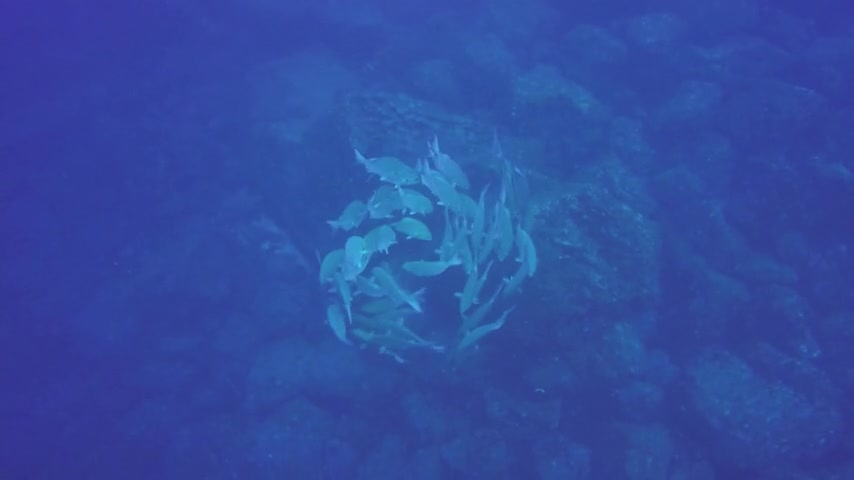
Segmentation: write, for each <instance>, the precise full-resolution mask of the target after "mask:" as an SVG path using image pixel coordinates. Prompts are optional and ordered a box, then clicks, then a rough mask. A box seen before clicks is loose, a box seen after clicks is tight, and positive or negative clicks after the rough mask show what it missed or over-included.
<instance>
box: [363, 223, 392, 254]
mask: <svg viewBox="0 0 854 480" xmlns="http://www.w3.org/2000/svg"><path fill="white" fill-rule="evenodd" d="M395 243H397V234H395V233H394V229H392V228H391V227H389V226H388V225H380V226H379V227H376V228H374V229H373V230H371V231H370V232H368V233H366V234H365V249H367V250H369V251H371V252H381V253H388V249H389V247H391V246H392V245H394V244H395Z"/></svg>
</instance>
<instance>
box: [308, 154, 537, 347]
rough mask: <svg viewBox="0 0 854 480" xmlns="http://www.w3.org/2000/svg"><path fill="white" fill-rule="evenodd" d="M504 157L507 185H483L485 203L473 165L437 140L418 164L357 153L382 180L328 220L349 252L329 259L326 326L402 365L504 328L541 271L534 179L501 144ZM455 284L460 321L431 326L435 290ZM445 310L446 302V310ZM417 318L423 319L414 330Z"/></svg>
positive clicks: (501, 165)
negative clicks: (429, 299)
mask: <svg viewBox="0 0 854 480" xmlns="http://www.w3.org/2000/svg"><path fill="white" fill-rule="evenodd" d="M496 145H497V142H496ZM494 156H495V158H496V160H497V163H498V165H496V166H497V167H498V168H497V169H496V170H498V172H499V178H498V179H497V180H498V181H497V186H492V185H491V184H490V185H487V186H485V187H483V188H482V189H481V190H480V191H479V193H478V195H477V199H475V198H474V197H472V196H471V194H470V189H471V188H472V184H471V182H470V180H469V178H468V176H467V175H466V173H465V171H464V170H463V169H462V168H461V167H460V165H459V164H458V163H457V162H456V161H454V160H453V159H452V158H451V157H450V155H448V154H447V153H444V152H442V151H441V149H440V147H439V141H438V139H436V138H434V139H433V140H431V141H429V142H428V143H427V155H426V156H425V157H424V158H422V159H420V160H418V161H417V162H415V164H414V165H409V164H407V163H406V162H404V161H403V160H401V159H398V158H397V157H391V156H380V157H373V158H369V157H366V156H364V155H363V154H362V153H360V152H359V151H358V150H356V151H355V157H356V162H357V163H358V164H360V165H361V166H362V167H364V169H365V171H366V172H367V173H368V174H369V175H370V176H372V177H376V178H377V179H378V180H379V181H380V184H379V185H378V187H377V188H376V189H375V191H374V192H373V194H371V195H370V196H369V197H368V198H367V199H364V200H359V199H356V200H353V201H352V202H350V203H349V204H348V205H346V206H345V207H344V209H343V210H342V211H341V214H340V215H339V216H338V218H336V219H334V220H330V221H328V222H327V223H328V224H329V225H330V226H331V227H332V229H333V231H335V232H338V231H341V232H345V234H346V235H347V237H346V238H345V239H344V241H343V246H342V248H339V249H335V250H332V251H330V252H328V253H327V254H326V255H325V256H323V258H322V260H321V262H320V275H319V280H320V283H321V284H322V285H324V286H325V287H326V288H328V291H329V293H330V296H329V298H330V300H329V304H328V306H327V309H326V323H327V324H328V326H329V327H330V329H331V330H332V332H333V334H334V335H335V336H336V337H337V338H338V339H339V340H340V341H341V342H343V343H345V344H348V345H356V346H359V347H361V348H372V349H375V350H376V351H377V352H378V353H380V354H383V355H388V356H390V357H392V358H393V359H394V360H396V361H398V362H401V363H402V362H404V361H406V356H407V355H408V354H409V353H410V351H412V350H416V349H419V350H424V351H430V352H447V353H451V354H458V353H459V352H462V351H465V350H467V349H470V348H472V347H473V346H475V345H477V344H478V343H479V342H480V341H481V340H482V339H483V337H485V336H486V335H488V334H490V333H493V332H496V331H498V330H499V329H501V327H502V326H503V325H504V323H505V322H506V321H507V319H508V317H509V316H510V314H511V313H512V312H513V309H514V308H515V306H514V305H508V302H510V301H511V299H512V297H513V296H514V295H517V294H518V293H519V292H520V291H521V289H522V287H523V284H524V282H525V280H526V279H528V278H530V277H531V276H533V275H534V274H535V273H536V271H537V249H536V246H535V244H534V241H533V240H532V238H531V235H530V233H529V229H530V225H529V223H530V220H529V215H528V214H527V213H528V212H527V210H526V207H527V205H526V204H527V179H526V178H525V175H524V174H523V173H522V171H521V170H520V169H518V168H516V167H514V166H513V165H512V164H511V163H510V162H509V161H507V160H506V159H505V158H504V156H503V154H502V153H501V150H500V147H496V151H495V155H494ZM434 230H436V231H439V230H441V233H440V234H438V235H434V234H433V231H434ZM455 284H456V285H459V288H458V289H456V290H457V291H456V292H455V293H454V296H455V297H456V302H457V303H458V308H456V309H455V311H454V312H452V313H453V314H454V315H455V316H457V317H458V319H457V320H458V324H459V327H458V328H457V330H456V332H451V333H450V334H447V333H443V332H441V331H438V329H436V328H433V329H431V328H430V323H431V319H430V318H427V317H429V315H428V314H425V313H424V312H425V308H426V305H425V292H426V291H427V290H428V289H433V288H435V289H436V290H437V291H447V286H448V285H455ZM440 301H441V300H440ZM500 304H503V307H501V306H499V305H500ZM501 308H503V310H501ZM445 309H446V308H445V307H444V302H443V306H442V308H441V309H439V310H442V315H444V314H445V313H444V310H445ZM499 312H500V313H499ZM417 316H422V317H423V319H422V321H419V322H418V325H419V328H417V329H414V328H413V327H412V326H411V324H412V322H411V319H412V318H414V317H417ZM437 323H441V325H445V324H447V322H445V321H444V320H443V321H442V322H437ZM416 330H419V331H421V332H427V333H420V334H419V333H418V332H416Z"/></svg>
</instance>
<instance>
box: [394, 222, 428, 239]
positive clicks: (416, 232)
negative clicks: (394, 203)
mask: <svg viewBox="0 0 854 480" xmlns="http://www.w3.org/2000/svg"><path fill="white" fill-rule="evenodd" d="M391 227H392V228H394V229H395V230H397V231H398V232H400V233H402V234H403V235H404V236H405V237H406V238H407V240H409V239H415V240H427V241H429V240H432V239H433V234H432V233H430V229H429V228H427V225H424V222H422V221H421V220H416V219H415V218H412V217H404V218H402V219H400V220H399V221H397V222H394V223H392V224H391Z"/></svg>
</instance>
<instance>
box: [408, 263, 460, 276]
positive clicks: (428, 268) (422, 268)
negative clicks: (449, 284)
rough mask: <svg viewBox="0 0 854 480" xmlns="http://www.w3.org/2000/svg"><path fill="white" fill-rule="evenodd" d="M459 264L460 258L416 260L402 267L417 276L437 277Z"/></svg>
mask: <svg viewBox="0 0 854 480" xmlns="http://www.w3.org/2000/svg"><path fill="white" fill-rule="evenodd" d="M459 264H460V261H459V259H452V260H450V261H443V260H416V261H412V262H406V263H404V264H403V266H402V267H401V268H403V269H404V270H406V271H407V272H409V273H411V274H413V275H415V276H416V277H435V276H437V275H441V274H442V273H444V272H445V270H447V269H448V268H449V267H452V266H454V265H459Z"/></svg>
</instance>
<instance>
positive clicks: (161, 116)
mask: <svg viewBox="0 0 854 480" xmlns="http://www.w3.org/2000/svg"><path fill="white" fill-rule="evenodd" d="M263 3H264V2H254V4H256V6H257V8H259V9H261V11H263V12H265V14H270V15H272V13H270V12H274V11H275V9H272V10H265V9H264V7H263ZM691 3H692V4H693V2H691ZM511 5H512V2H499V3H498V4H496V6H494V7H493V9H492V10H490V12H489V13H482V14H480V15H479V16H478V17H477V22H476V23H474V26H471V25H468V24H466V25H463V24H462V22H464V21H467V20H470V19H467V18H456V19H455V18H450V19H449V18H444V19H425V20H424V21H423V22H420V23H419V24H418V25H416V26H412V25H410V26H407V29H408V31H407V32H406V33H407V34H408V35H406V36H403V34H402V33H401V32H400V31H398V30H397V29H395V28H393V27H392V26H389V24H388V23H384V22H382V21H381V20H382V12H381V11H377V12H362V14H361V15H359V16H355V17H348V16H347V15H344V14H342V13H341V12H338V14H336V15H335V17H334V18H333V19H331V20H330V22H331V23H333V24H337V25H343V26H348V22H351V21H352V22H354V23H355V22H357V21H358V24H354V25H349V27H352V28H354V29H366V30H369V31H378V33H377V35H379V36H380V37H382V36H383V35H387V36H394V35H398V36H399V38H400V40H399V41H397V42H391V43H390V44H389V45H386V46H384V47H383V48H380V49H378V50H377V51H376V52H375V54H374V55H373V56H372V58H371V61H370V62H351V61H349V59H347V58H343V57H340V56H337V55H336V53H335V50H334V48H333V49H329V50H323V51H319V52H312V53H294V54H290V55H288V56H284V57H282V58H277V59H275V60H273V61H268V62H265V63H263V64H260V65H249V66H246V67H245V69H244V71H242V72H241V74H240V75H237V76H236V78H239V80H234V78H229V79H227V80H223V81H222V82H221V83H219V82H216V81H207V82H204V83H203V84H202V86H203V87H204V88H193V89H192V92H177V93H176V94H175V96H170V97H169V98H167V99H165V100H164V103H163V104H162V105H153V106H150V107H147V108H148V110H146V112H145V113H146V115H143V116H141V117H140V119H138V120H137V121H138V122H139V124H138V125H137V131H136V132H134V133H128V132H127V131H119V130H121V129H118V128H115V131H111V132H110V133H111V135H114V136H115V137H117V140H115V141H127V142H128V144H136V145H143V144H146V143H147V142H146V141H147V140H149V139H150V138H157V139H158V141H159V142H160V143H159V144H158V145H159V146H153V145H151V146H149V147H148V148H147V150H145V151H144V154H145V155H146V157H147V158H149V159H150V163H149V164H148V165H146V166H145V168H140V177H136V178H134V179H133V181H132V182H129V183H128V185H127V188H129V189H132V190H133V189H136V190H138V191H140V192H145V195H147V196H146V197H145V198H151V199H152V200H153V201H152V203H151V205H150V208H151V209H152V210H154V211H155V212H156V214H157V216H158V218H161V219H166V220H162V224H157V223H156V222H153V223H155V224H156V225H158V226H159V227H160V230H161V233H160V234H159V235H156V236H146V237H145V238H139V239H137V240H136V241H135V242H134V243H133V244H129V245H126V246H125V247H124V248H123V249H122V250H121V254H119V255H117V256H116V257H115V261H117V262H119V263H120V264H121V265H122V266H123V268H124V272H125V274H124V275H122V277H121V281H114V280H110V281H105V282H104V284H103V285H102V287H101V288H100V290H99V293H98V295H97V296H96V297H95V298H93V299H91V300H90V301H89V302H88V303H87V305H86V306H85V308H83V309H81V311H80V313H79V314H77V315H76V317H75V318H76V323H75V325H74V328H73V329H72V330H71V331H63V333H66V334H69V335H73V336H74V337H75V338H76V342H77V346H76V348H77V349H79V350H80V351H81V352H83V353H84V354H85V356H86V358H87V359H88V361H90V362H91V363H92V366H93V368H92V371H90V372H87V373H86V374H85V375H84V374H79V375H76V376H68V377H65V378H62V379H59V380H57V381H56V382H54V383H52V384H49V385H46V386H39V387H32V388H34V389H36V390H33V391H35V392H36V393H37V395H36V398H37V400H36V401H35V402H34V405H35V408H34V410H36V411H38V412H40V413H39V414H40V415H43V419H42V420H41V421H42V422H43V423H44V424H45V425H52V424H55V425H61V426H62V427H61V428H58V429H55V430H54V433H53V436H52V439H51V441H50V442H49V443H48V447H47V449H48V450H53V451H62V452H69V451H70V452H72V453H73V454H74V455H73V456H74V457H75V459H74V461H73V462H71V461H68V462H65V463H70V464H73V465H74V466H73V467H72V468H71V470H72V471H74V472H75V473H77V472H80V473H91V472H103V471H110V470H112V471H115V472H119V471H122V469H131V470H133V471H137V472H164V471H166V472H170V473H171V474H175V475H185V476H187V477H188V478H192V477H196V478H202V477H200V476H198V475H199V473H200V472H209V473H208V475H213V477H212V478H223V477H231V478H270V477H273V476H276V475H287V476H292V477H293V478H401V477H402V476H403V475H406V476H407V477H415V478H425V479H426V478H560V479H588V478H589V479H592V478H630V479H654V478H668V479H682V478H685V479H688V478H690V479H712V478H774V479H777V478H779V479H801V478H827V479H831V478H840V479H841V478H847V477H850V476H852V474H854V462H852V460H851V459H852V458H854V451H852V449H854V447H852V445H854V437H852V433H851V430H850V428H848V426H849V425H850V423H849V420H848V419H849V418H850V417H851V414H852V411H851V407H850V402H846V401H845V399H846V398H850V397H851V396H852V394H854V392H852V388H854V385H852V378H854V375H852V373H854V372H852V365H854V362H852V361H851V348H850V347H851V345H852V342H854V313H852V312H854V309H852V303H853V302H854V291H852V289H854V286H852V282H851V281H850V278H849V277H850V274H849V273H848V272H850V271H851V270H852V267H854V265H852V263H854V260H852V258H851V255H850V253H849V252H848V250H847V248H848V245H850V240H851V236H850V234H851V231H850V228H849V227H848V226H847V223H846V217H845V216H844V215H845V213H844V212H842V211H840V210H839V208H840V206H841V205H852V204H854V175H853V174H852V173H851V169H852V168H854V165H852V163H851V162H852V160H851V158H850V153H851V152H852V151H854V143H852V139H851V138H852V137H851V136H850V135H849V133H848V132H850V131H852V129H854V109H852V105H851V102H850V99H847V98H846V97H845V95H846V88H847V86H848V85H851V84H852V81H854V38H852V37H851V35H850V34H834V35H826V34H822V33H821V32H817V31H815V30H814V29H813V27H811V25H810V23H809V22H807V21H805V20H803V19H800V18H796V17H793V16H791V15H787V14H786V13H785V12H783V11H777V10H774V9H773V8H770V7H763V8H760V7H755V6H751V5H748V4H745V3H743V2H716V3H715V5H716V6H718V5H719V6H720V7H719V8H720V9H719V10H716V8H718V7H716V6H711V5H705V3H703V6H702V7H699V6H698V5H699V4H696V5H694V6H695V7H697V8H685V10H682V11H679V10H674V11H672V12H669V11H657V12H649V13H643V14H638V15H632V16H628V17H625V18H621V19H618V20H613V21H601V22H599V23H596V22H594V21H591V22H590V23H585V22H573V23H572V26H571V27H570V28H567V29H566V31H565V32H564V33H562V34H560V35H556V36H554V37H553V38H545V37H543V35H544V33H543V32H554V31H556V30H559V29H558V28H557V26H555V25H554V24H553V23H552V22H553V20H552V19H553V18H555V17H560V16H559V15H555V14H554V12H552V11H550V10H549V8H550V7H548V5H547V4H544V3H541V4H530V5H529V6H528V7H527V8H526V9H525V10H523V11H519V10H518V9H514V8H512V7H511ZM306 8H309V7H306ZM368 13H372V14H375V15H376V16H373V15H369V14H368ZM356 19H358V20H356ZM213 20H216V19H213ZM416 27H417V28H416ZM463 27H466V28H463ZM419 29H420V30H419ZM395 38H398V37H395ZM421 38H431V39H432V40H433V41H434V42H437V43H438V44H434V45H431V46H430V47H429V48H428V47H423V45H420V44H419V45H418V48H417V49H413V48H412V47H413V44H416V43H418V42H423V40H419V39H421ZM447 46H452V47H453V48H445V47H447ZM413 50H417V51H418V52H423V55H422V56H419V57H413V56H412V55H411V53H409V52H411V51H413ZM449 51H450V52H453V53H448V52H449ZM180 60H181V59H180V58H179V59H176V60H174V61H180ZM234 91H238V92H240V94H239V95H237V97H238V98H234V95H235V94H233V93H228V94H226V93H225V92H234ZM185 94H186V95H185ZM223 98H230V101H231V102H233V103H234V104H239V105H241V107H240V108H241V109H243V110H242V112H243V115H244V116H243V117H239V118H233V117H232V116H227V115H224V113H226V112H221V111H217V107H215V106H213V105H215V104H216V103H217V102H221V101H222V99H223ZM219 108H223V107H219ZM226 108H227V107H226ZM105 117H107V119H108V117H109V115H105ZM247 125H248V127H247ZM100 126H101V127H103V128H109V126H108V125H100ZM434 136H435V137H436V138H438V139H439V140H440V142H441V148H442V151H443V152H445V153H447V154H449V155H450V156H451V157H452V158H453V159H454V160H455V161H456V162H458V163H459V165H460V166H461V167H462V168H463V169H464V170H465V172H466V174H467V175H468V177H469V178H470V179H471V183H472V185H474V186H475V187H474V188H472V189H470V190H469V193H470V194H471V196H472V198H473V199H474V200H477V199H478V194H479V193H480V191H481V189H483V188H484V187H486V186H487V185H490V187H489V188H490V189H492V188H495V190H496V191H497V190H498V189H497V186H498V182H497V181H496V178H500V176H501V173H500V172H501V171H502V168H504V167H503V165H504V164H503V163H502V162H498V161H496V154H495V152H496V150H495V144H496V138H498V140H499V142H500V145H501V151H502V155H503V157H504V158H506V159H508V162H511V163H512V165H513V168H515V169H518V172H520V174H524V177H525V179H526V181H527V183H528V185H529V187H528V191H529V198H528V199H527V202H528V204H527V205H528V206H527V207H526V208H528V209H530V212H531V213H530V219H529V220H525V222H526V224H525V230H526V231H529V232H530V236H531V238H532V243H533V244H534V245H536V252H537V258H538V266H537V271H536V275H533V276H530V277H529V278H528V279H527V280H526V281H525V282H524V284H523V285H522V287H521V291H520V293H518V295H515V296H514V297H513V298H512V299H511V300H512V301H511V300H508V301H507V303H506V304H505V305H502V307H501V308H498V309H496V310H495V311H494V312H492V314H491V317H490V318H496V317H497V316H498V315H500V314H501V313H502V312H504V311H505V310H506V309H508V308H511V307H512V308H513V310H512V311H511V312H510V313H509V315H508V316H507V317H506V322H502V327H501V328H500V329H498V330H496V331H493V332H491V333H490V334H489V335H486V336H484V337H483V338H480V339H479V341H477V342H476V344H475V345H472V346H471V348H466V349H464V350H463V351H461V352H457V350H458V349H456V348H454V347H453V345H454V341H455V340H457V339H456V338H455V337H454V336H453V335H454V334H455V333H457V330H456V326H457V323H456V322H458V321H459V320H458V319H459V318H460V312H459V305H458V301H459V299H458V298H457V297H455V296H454V293H457V292H460V289H461V288H462V285H464V284H465V282H466V278H468V277H466V275H465V274H463V273H462V272H461V271H460V270H459V269H457V270H453V271H449V272H447V275H448V277H444V276H443V277H442V278H443V279H444V278H448V279H449V280H448V282H447V284H445V283H444V282H439V283H436V282H434V281H433V280H434V279H431V280H430V282H429V283H430V284H429V285H428V286H427V290H426V292H425V293H424V296H423V299H422V300H421V302H423V303H419V308H418V310H421V312H417V315H413V316H412V318H411V321H412V322H413V325H414V327H413V328H417V329H418V330H417V331H418V332H419V334H421V333H422V332H423V335H424V337H423V338H422V337H419V340H423V341H424V342H425V344H428V345H430V346H433V345H434V344H433V342H441V343H442V345H443V346H444V347H445V350H446V351H443V352H436V351H424V352H419V351H414V352H411V354H410V353H407V354H400V353H399V352H394V355H381V354H377V351H376V349H375V348H358V346H355V345H346V344H345V343H344V342H341V341H339V339H336V336H335V334H334V332H333V330H331V329H330V328H329V326H328V325H327V323H326V320H325V318H326V312H327V307H328V306H329V305H330V298H337V297H336V296H335V295H336V294H335V293H334V292H333V294H331V295H330V293H329V292H328V291H327V290H328V287H329V285H328V284H327V285H320V282H319V281H318V280H319V279H318V276H319V272H320V269H319V262H318V260H319V259H316V258H315V257H316V256H318V257H322V256H323V255H325V254H326V253H328V252H329V251H332V250H334V249H336V248H342V247H343V246H344V243H345V242H346V241H347V239H348V238H349V236H348V234H342V233H340V232H337V233H336V232H333V231H332V230H331V229H330V227H329V226H328V225H327V224H326V222H327V221H328V220H334V219H338V218H339V215H340V214H341V212H342V209H343V208H344V207H345V206H346V205H347V204H348V202H350V201H351V200H353V199H354V198H361V199H363V200H365V199H369V198H370V197H371V194H372V192H375V191H376V188H377V187H378V186H379V185H380V184H381V182H380V181H379V180H377V179H376V178H371V176H370V175H368V174H367V173H366V172H365V170H364V168H362V166H360V165H359V164H358V163H357V161H356V159H355V155H354V152H353V149H354V148H355V149H357V150H358V151H359V152H363V153H364V154H365V156H366V157H368V158H371V157H382V156H394V157H396V158H399V159H401V160H402V161H404V162H406V163H408V164H409V165H410V166H412V167H413V168H414V167H415V166H416V162H417V161H418V160H419V159H423V158H424V156H425V154H426V153H427V146H428V142H429V141H430V140H431V139H432V138H434ZM164 138H165V140H164ZM170 143H174V145H172V146H173V147H174V148H175V151H169V149H168V148H164V147H163V145H169V144H170ZM129 150H130V149H129ZM199 171H205V172H209V173H208V174H207V175H206V178H204V179H199V178H198V173H197V172H199ZM487 191H491V190H487ZM425 193H427V192H425ZM492 195H494V194H490V196H489V197H488V198H490V202H495V198H496V197H495V196H492ZM441 211H442V210H441V209H439V208H437V209H436V210H435V212H434V215H436V214H438V215H439V216H440V217H441ZM188 218H189V219H190V220H189V221H188V220H187V219H188ZM516 221H519V222H521V220H518V219H517V220H516ZM442 224H443V222H442V221H440V222H439V224H438V225H442ZM469 227H470V225H467V226H466V228H469ZM431 230H432V231H433V236H439V235H438V234H439V232H441V231H442V230H441V229H438V230H437V229H435V228H431ZM457 231H460V229H457ZM442 244H444V243H442ZM397 247H400V245H397V246H391V248H390V250H389V251H390V254H391V253H394V251H395V248H397ZM421 253H422V252H419V255H420V254H421ZM428 253H429V252H428ZM452 257H453V256H452ZM413 258H416V257H413ZM417 258H419V259H420V258H422V257H421V256H418V257H417ZM376 260H377V259H374V261H376ZM407 260H410V258H407ZM445 260H448V258H446V259H445ZM460 261H461V262H462V260H460ZM508 261H509V262H511V263H510V264H509V265H508V266H506V267H505V268H504V269H503V270H501V271H498V267H495V268H496V271H495V272H494V273H492V274H490V275H491V276H490V280H491V281H492V282H497V283H495V284H500V282H501V281H502V279H503V278H509V277H510V276H512V274H513V271H514V268H515V266H516V265H517V264H519V262H516V261H515V255H511V256H509V257H508ZM514 262H515V263H514ZM522 263H524V262H522ZM371 266H372V267H373V264H371ZM454 267H458V266H457V265H454ZM14 270H15V269H14V265H12V266H11V267H10V271H14ZM403 273H405V272H401V273H400V275H401V278H404V280H402V282H404V283H405V284H406V288H407V289H409V288H412V289H418V288H420V286H422V284H426V282H427V280H422V279H420V278H412V277H405V276H404V275H403ZM481 273H482V272H481ZM443 275H444V274H443ZM354 278H355V277H354ZM320 280H323V279H322V278H321V279H320ZM335 288H339V289H340V287H335ZM333 290H334V289H333ZM490 291H491V290H490ZM338 295H339V296H340V291H339V293H338ZM336 301H337V300H336ZM40 308H43V309H48V308H50V307H49V306H41V307H40ZM408 321H409V320H408ZM434 326H435V327H436V328H435V329H434V328H433V327H434ZM437 332H438V333H437ZM445 332H450V333H445ZM430 335H435V338H433V337H429V336H430ZM443 335H444V336H443ZM351 343H353V342H351ZM425 350H430V349H425ZM434 350H435V349H434ZM449 351H454V352H457V353H458V354H456V353H455V354H453V355H451V354H449ZM104 359H110V364H111V365H110V367H109V368H104V367H101V366H100V365H103V362H104ZM396 360H399V361H396ZM401 361H402V363H401ZM81 377H82V378H85V379H86V381H81V380H80V378H81ZM104 385H110V387H111V388H115V387H119V388H118V390H120V391H123V392H131V393H129V394H127V395H126V396H123V395H96V394H95V393H96V392H99V391H100V390H102V389H103V386H104ZM130 398H132V400H128V399H130ZM94 411H97V412H99V414H98V416H97V418H94V419H93V417H94V416H93V415H92V414H91V412H94ZM93 424H94V425H97V426H99V427H100V428H103V429H105V431H106V432H108V434H106V435H103V436H100V437H99V438H97V439H96V440H95V441H94V442H79V440H77V439H78V438H79V436H80V435H81V432H86V431H87V429H90V428H92V425H93ZM26 447H27V445H26V444H22V445H21V446H18V447H16V448H15V449H14V450H20V451H21V452H22V453H21V454H20V460H19V461H20V462H23V463H28V462H29V463H33V464H37V463H39V462H38V460H39V455H38V454H37V453H33V452H35V451H37V449H36V448H33V449H27V448H26ZM104 458H112V459H115V460H113V463H110V462H107V461H105V460H104ZM119 460H120V461H119ZM58 464H59V462H57V465H58ZM119 464H121V465H119ZM40 468H42V469H45V470H46V471H48V472H50V470H51V467H49V466H48V467H44V466H42V467H40ZM57 468H58V469H60V470H62V469H66V468H67V467H63V468H60V467H57ZM53 473H56V471H54V472H53ZM219 474H223V476H222V477H217V475H219Z"/></svg>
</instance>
